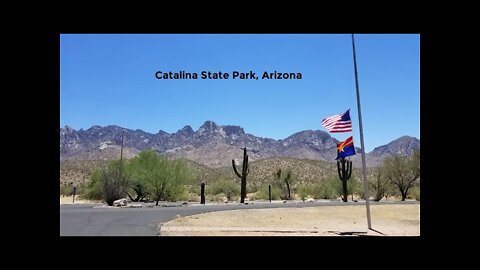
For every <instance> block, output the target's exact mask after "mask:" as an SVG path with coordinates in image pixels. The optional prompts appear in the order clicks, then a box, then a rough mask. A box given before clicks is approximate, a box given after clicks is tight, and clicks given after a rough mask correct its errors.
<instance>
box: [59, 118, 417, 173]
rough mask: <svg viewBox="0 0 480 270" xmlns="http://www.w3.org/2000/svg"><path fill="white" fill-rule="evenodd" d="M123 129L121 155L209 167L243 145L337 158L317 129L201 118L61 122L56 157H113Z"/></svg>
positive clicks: (273, 153)
mask: <svg viewBox="0 0 480 270" xmlns="http://www.w3.org/2000/svg"><path fill="white" fill-rule="evenodd" d="M122 130H125V138H124V157H125V158H130V157H132V156H134V155H136V154H138V153H139V152H140V151H142V150H145V149H153V150H156V151H157V152H159V153H164V154H166V155H168V156H171V157H174V158H187V159H190V160H193V161H196V162H199V163H200V164H203V165H206V166H210V167H222V166H228V164H229V163H230V162H231V159H241V158H242V151H240V148H243V147H247V149H248V151H249V156H250V160H251V161H254V160H258V159H264V158H270V157H293V158H301V159H313V160H323V161H330V162H333V161H334V160H335V158H336V144H337V143H338V142H339V141H338V140H337V139H335V138H333V137H331V135H330V134H329V133H327V132H325V131H321V130H303V131H299V132H296V133H294V134H292V135H290V136H288V137H286V138H284V139H280V140H275V139H272V138H263V137H257V136H255V135H252V134H249V133H246V132H245V130H244V129H243V127H241V126H237V125H218V124H217V123H215V122H213V121H210V120H207V121H205V122H204V123H203V125H202V126H200V127H199V128H198V129H197V130H196V131H195V130H193V128H192V127H191V126H190V125H185V126H184V127H183V128H181V129H179V130H178V131H176V132H174V133H168V132H165V131H163V130H161V129H160V130H159V131H158V133H156V134H153V133H149V132H145V131H143V130H141V129H136V130H133V129H128V128H123V127H120V126H117V125H108V126H104V127H102V126H99V125H94V126H92V127H90V128H89V129H86V130H84V129H80V130H78V131H77V130H75V129H73V128H71V127H70V126H68V125H66V126H65V127H63V128H60V160H64V159H103V160H108V159H113V158H118V157H117V155H118V153H117V152H119V151H120V150H119V149H120V145H121V141H122ZM419 147H420V140H419V139H417V138H415V137H410V136H402V137H400V138H398V139H396V140H394V141H392V142H390V143H389V144H387V145H382V146H378V147H376V148H374V150H372V151H371V152H369V153H367V166H369V167H373V166H377V165H378V163H379V162H380V161H381V160H382V159H383V158H385V157H386V156H388V155H391V154H395V153H399V154H404V155H409V154H410V153H411V152H412V151H413V149H416V148H419ZM359 150H360V149H359V148H357V153H360V151H359ZM110 152H111V153H110ZM359 158H360V159H361V157H360V155H355V156H353V157H352V160H358V159H359ZM355 163H356V165H359V164H361V163H358V162H355Z"/></svg>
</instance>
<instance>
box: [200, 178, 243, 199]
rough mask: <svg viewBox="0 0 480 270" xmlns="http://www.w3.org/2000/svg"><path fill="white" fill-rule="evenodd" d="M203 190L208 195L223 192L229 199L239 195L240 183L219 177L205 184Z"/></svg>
mask: <svg viewBox="0 0 480 270" xmlns="http://www.w3.org/2000/svg"><path fill="white" fill-rule="evenodd" d="M205 192H206V193H207V194H209V195H218V194H224V195H225V197H227V198H229V199H231V198H232V196H237V195H240V185H239V184H238V183H236V182H234V181H233V180H227V179H220V180H219V181H217V182H214V183H212V184H208V183H207V184H206V185H205Z"/></svg>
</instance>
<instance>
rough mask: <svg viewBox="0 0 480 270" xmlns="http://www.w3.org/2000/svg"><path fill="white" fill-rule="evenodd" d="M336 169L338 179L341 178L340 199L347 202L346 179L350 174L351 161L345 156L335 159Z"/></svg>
mask: <svg viewBox="0 0 480 270" xmlns="http://www.w3.org/2000/svg"><path fill="white" fill-rule="evenodd" d="M340 164H341V168H340ZM345 165H346V166H345ZM337 169H338V176H339V177H340V180H342V184H343V198H342V200H343V201H344V202H347V196H348V194H347V193H348V190H347V180H348V179H350V176H352V161H351V160H346V159H345V158H341V159H340V160H337Z"/></svg>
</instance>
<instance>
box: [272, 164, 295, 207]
mask: <svg viewBox="0 0 480 270" xmlns="http://www.w3.org/2000/svg"><path fill="white" fill-rule="evenodd" d="M274 182H275V183H276V184H277V185H279V186H280V187H281V189H282V190H283V196H282V199H288V200H290V199H291V197H292V195H291V192H292V187H293V184H294V182H295V177H294V176H293V174H292V171H291V170H287V173H286V174H284V173H283V171H282V169H278V170H277V171H276V172H275V173H274Z"/></svg>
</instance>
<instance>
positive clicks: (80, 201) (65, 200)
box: [60, 195, 101, 205]
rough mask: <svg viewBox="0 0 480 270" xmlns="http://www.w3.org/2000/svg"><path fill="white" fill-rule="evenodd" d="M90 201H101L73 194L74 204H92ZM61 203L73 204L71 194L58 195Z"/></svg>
mask: <svg viewBox="0 0 480 270" xmlns="http://www.w3.org/2000/svg"><path fill="white" fill-rule="evenodd" d="M92 203H101V201H91V200H84V199H82V198H81V197H79V196H78V195H77V196H75V204H92ZM62 204H73V196H65V197H63V196H62V195H60V205H62Z"/></svg>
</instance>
